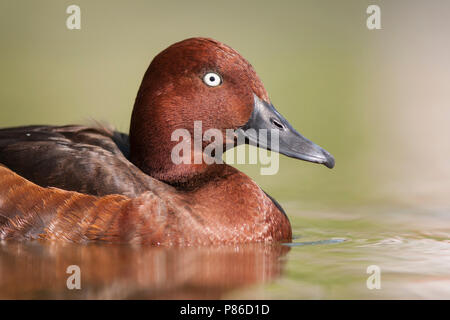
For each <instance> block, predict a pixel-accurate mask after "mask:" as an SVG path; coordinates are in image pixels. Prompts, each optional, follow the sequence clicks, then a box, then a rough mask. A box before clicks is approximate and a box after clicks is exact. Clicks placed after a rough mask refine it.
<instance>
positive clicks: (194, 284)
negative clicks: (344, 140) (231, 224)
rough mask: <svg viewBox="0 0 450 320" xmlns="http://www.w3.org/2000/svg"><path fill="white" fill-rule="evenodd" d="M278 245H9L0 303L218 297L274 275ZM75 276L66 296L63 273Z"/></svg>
mask: <svg viewBox="0 0 450 320" xmlns="http://www.w3.org/2000/svg"><path fill="white" fill-rule="evenodd" d="M289 250H290V248H289V247H287V246H284V245H281V244H271V245H264V244H246V245H233V246H220V247H200V248H198V247H197V248H192V247H179V248H162V247H143V246H128V245H126V246H125V245H123V246H118V245H98V244H96V245H84V246H81V245H72V244H61V243H38V242H35V243H11V242H4V243H2V244H1V245H0V298H1V299H220V298H222V297H223V296H224V295H225V294H227V293H229V292H230V291H232V290H235V289H239V288H244V287H247V286H250V285H256V284H262V283H266V282H269V281H272V280H274V279H275V278H277V277H278V276H280V275H281V273H282V270H283V265H284V261H285V259H284V258H283V257H284V256H285V255H286V254H287V252H288V251H289ZM70 265H77V266H79V267H80V270H81V289H80V290H77V289H73V290H69V289H68V288H67V285H66V282H67V279H68V278H69V277H70V276H71V274H68V273H66V270H67V267H68V266H70Z"/></svg>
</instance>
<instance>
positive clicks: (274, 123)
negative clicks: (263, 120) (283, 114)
mask: <svg viewBox="0 0 450 320" xmlns="http://www.w3.org/2000/svg"><path fill="white" fill-rule="evenodd" d="M270 122H272V124H273V125H274V126H275V127H277V128H278V129H280V130H284V126H283V125H282V124H281V123H280V122H278V121H277V120H276V119H274V118H271V119H270Z"/></svg>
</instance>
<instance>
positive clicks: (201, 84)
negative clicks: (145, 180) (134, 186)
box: [130, 38, 334, 183]
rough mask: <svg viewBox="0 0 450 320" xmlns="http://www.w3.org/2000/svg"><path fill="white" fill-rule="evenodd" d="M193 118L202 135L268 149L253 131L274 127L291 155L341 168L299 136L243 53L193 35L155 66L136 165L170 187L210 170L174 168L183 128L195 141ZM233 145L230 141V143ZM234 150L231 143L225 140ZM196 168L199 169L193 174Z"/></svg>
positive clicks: (147, 84) (143, 93) (143, 102)
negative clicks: (234, 136) (177, 133)
mask: <svg viewBox="0 0 450 320" xmlns="http://www.w3.org/2000/svg"><path fill="white" fill-rule="evenodd" d="M194 121H201V122H202V130H203V132H205V131H206V130H208V129H211V128H214V129H219V130H221V131H223V133H224V137H225V136H226V134H225V130H226V129H234V130H236V129H242V130H238V131H237V132H239V133H240V134H242V135H244V136H245V141H246V142H247V143H252V144H258V146H259V147H261V148H265V149H269V148H270V146H271V144H270V138H271V135H269V137H268V138H269V140H268V141H258V136H257V135H255V134H253V133H252V132H255V131H252V130H248V129H255V130H256V132H258V130H260V129H267V130H271V129H275V130H278V133H279V145H278V147H277V148H274V150H273V151H277V152H279V153H281V154H284V155H286V156H289V157H292V158H297V159H301V160H306V161H310V162H315V163H321V164H324V165H326V166H327V167H329V168H332V167H333V166H334V158H333V156H332V155H330V153H328V152H327V151H325V150H324V149H322V148H321V147H319V146H318V145H316V144H314V143H313V142H311V141H310V140H308V139H306V138H305V137H303V136H302V135H301V134H300V133H298V132H297V131H296V130H295V129H294V128H293V127H292V126H291V125H290V124H289V123H288V122H287V120H286V119H285V118H284V117H283V116H282V115H281V114H280V113H279V112H278V111H277V110H276V109H275V108H274V107H273V105H272V103H271V102H270V100H269V96H268V94H267V92H266V89H265V88H264V86H263V84H262V82H261V80H260V79H259V77H258V75H257V74H256V72H255V70H254V69H253V67H252V66H251V65H250V63H248V62H247V61H246V60H245V59H244V58H243V57H242V56H241V55H240V54H239V53H238V52H236V51H235V50H233V49H232V48H230V47H228V46H226V45H225V44H223V43H220V42H218V41H215V40H212V39H207V38H191V39H187V40H184V41H181V42H178V43H175V44H173V45H172V46H170V47H168V48H167V49H165V50H164V51H162V52H161V53H160V54H158V55H157V56H156V57H155V58H154V59H153V61H152V62H151V64H150V66H149V68H148V70H147V72H146V73H145V75H144V78H143V80H142V84H141V86H140V89H139V92H138V95H137V98H136V103H135V106H134V110H133V116H132V122H131V128H130V139H131V140H130V144H131V160H132V161H133V162H134V163H135V164H136V165H137V166H139V167H140V168H141V169H143V170H144V171H145V172H147V173H148V174H150V175H152V176H154V177H156V178H158V179H160V180H163V181H167V182H169V183H170V182H174V180H176V179H178V180H179V179H181V178H180V176H179V175H184V178H185V179H188V178H189V177H192V175H193V174H195V173H196V172H198V171H201V170H203V168H204V165H203V164H202V165H190V166H188V165H183V164H182V165H178V167H177V168H175V167H174V166H173V163H171V158H170V156H171V150H172V148H173V146H174V145H175V144H177V143H178V142H177V141H171V134H172V132H173V131H174V130H176V129H187V130H188V131H189V132H191V135H192V137H193V136H194V134H193V131H194ZM225 142H226V143H225ZM224 145H228V146H229V145H230V141H224ZM190 171H192V172H190Z"/></svg>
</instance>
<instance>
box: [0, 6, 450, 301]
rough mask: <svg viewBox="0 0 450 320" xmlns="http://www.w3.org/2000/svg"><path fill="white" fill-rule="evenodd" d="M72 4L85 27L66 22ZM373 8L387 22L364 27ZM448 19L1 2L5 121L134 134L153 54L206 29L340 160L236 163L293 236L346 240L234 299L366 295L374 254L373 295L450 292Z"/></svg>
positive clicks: (446, 10)
mask: <svg viewBox="0 0 450 320" xmlns="http://www.w3.org/2000/svg"><path fill="white" fill-rule="evenodd" d="M71 4H77V5H79V6H80V7H81V20H82V22H81V30H68V29H67V28H66V25H65V22H66V18H67V16H68V14H66V12H65V11H66V8H67V7H68V6H69V5H71ZM369 4H378V5H379V6H380V7H381V23H382V29H381V30H368V29H367V27H366V19H367V16H368V15H367V14H366V8H367V7H368V5H369ZM449 30H450V3H449V2H447V1H427V2H425V1H363V0H354V1H350V0H349V1H332V0H327V1H325V0H319V1H317V0H316V1H299V0H296V1H242V0H241V1H235V0H229V1H99V0H97V1H86V0H77V1H75V2H74V1H60V0H54V1H49V0H41V1H31V0H30V1H24V0H20V1H18V0H1V1H0V39H1V44H0V46H1V50H0V127H6V126H17V125H29V124H59V125H62V124H73V123H76V124H83V123H89V122H90V119H96V120H99V121H105V122H109V123H111V124H112V125H114V126H115V127H116V128H118V129H119V130H122V131H127V130H128V128H129V119H130V115H131V110H132V107H133V103H134V98H135V95H136V92H137V89H138V86H139V84H140V81H141V78H142V76H143V74H144V72H145V70H146V68H147V67H148V65H149V63H150V61H151V59H152V58H153V57H154V56H155V55H156V54H157V53H158V52H160V51H161V50H163V49H164V48H166V47H167V46H169V45H170V44H172V43H174V42H177V41H180V40H182V39H185V38H189V37H194V36H204V37H212V38H215V39H217V40H220V41H222V42H224V43H226V44H228V45H230V46H231V47H233V48H234V49H236V50H237V51H239V52H240V53H241V54H242V55H243V56H244V57H245V58H247V59H248V60H249V61H250V62H251V63H252V64H253V66H254V67H255V69H256V70H257V72H258V74H259V76H260V77H261V78H262V80H263V82H264V84H265V86H266V89H267V91H268V92H269V95H270V97H271V99H272V102H273V104H274V105H275V106H276V107H277V109H278V110H279V111H280V112H281V113H282V114H283V115H284V116H285V117H286V118H287V119H288V120H289V121H290V122H291V123H292V124H293V125H294V127H296V128H297V129H298V130H299V131H300V132H301V133H302V134H304V135H305V136H306V137H308V138H310V139H311V140H313V141H314V142H316V143H318V144H319V145H321V146H322V147H324V148H325V149H327V150H328V151H330V152H331V153H332V154H333V155H334V156H335V158H336V167H335V168H334V169H333V170H328V169H327V168H325V167H324V166H319V165H314V164H311V163H306V162H300V161H297V160H294V159H289V158H286V157H284V156H282V157H281V159H280V170H279V173H278V174H277V175H274V176H261V175H259V167H258V166H239V168H240V169H242V170H244V171H245V172H246V173H248V174H249V175H250V176H251V177H252V178H253V179H255V180H256V181H257V183H258V184H259V185H261V186H262V188H263V189H264V190H266V191H267V192H268V193H270V194H271V195H273V196H274V197H275V198H276V199H277V200H279V201H280V202H281V203H282V205H283V206H284V207H285V208H286V209H287V212H288V214H289V216H290V218H291V221H292V223H293V228H294V234H295V235H297V236H298V235H300V234H301V235H302V237H303V239H306V240H308V239H310V240H321V239H324V238H334V237H338V238H345V239H347V240H350V242H346V243H345V244H343V245H341V246H337V247H332V246H331V247H327V249H323V247H320V246H310V247H301V248H300V249H295V250H293V251H292V252H291V254H290V258H289V262H288V264H287V267H286V268H287V274H286V276H285V277H284V278H282V279H281V280H279V281H278V282H277V283H275V284H274V285H273V286H272V287H263V288H262V289H256V290H253V289H251V290H250V292H242V291H238V292H237V293H235V294H234V295H233V294H232V295H231V297H237V298H242V297H249V298H255V297H263V298H264V297H282V298H286V297H288V298H292V297H297V298H298V297H315V298H324V297H325V298H328V297H334V298H336V297H357V298H359V297H362V295H361V292H363V296H364V297H366V296H367V297H371V298H372V297H374V296H373V294H374V293H373V292H369V291H367V290H366V289H365V287H364V283H365V277H366V275H365V267H366V266H367V265H368V264H369V263H377V264H382V266H383V268H385V269H383V270H387V271H386V272H388V274H387V277H386V278H384V279H388V280H386V281H389V282H388V283H387V287H389V288H390V290H391V291H389V293H388V295H386V294H387V293H386V291H384V293H382V294H381V295H379V296H378V297H387V296H390V297H402V298H404V297H442V295H443V294H445V295H446V296H447V297H450V291H449V290H448V288H449V286H448V285H447V286H444V285H443V283H444V284H445V283H447V284H448V283H449V281H450V275H449V273H448V258H449V257H450V251H449V249H450V248H449V246H448V245H449V242H448V241H449V240H448V239H449V238H450V236H449V234H450V233H449V229H448V226H449V225H450V223H449V219H450V215H449V213H448V212H449V208H450V197H449V190H450V183H449V182H450V164H449V162H450V160H449V159H450V125H449V120H450V105H449V101H450V59H449V57H450V40H449V39H450V37H449V35H448V33H449ZM386 252H391V253H392V254H391V255H390V256H386ZM400 256H401V257H402V261H398V260H397V259H399V257H400ZM19 258H20V257H19ZM418 264H420V265H421V266H422V268H421V269H414V268H415V267H416V266H417V265H418ZM412 270H415V271H412ZM325 275H326V277H325ZM434 277H437V279H439V282H435V280H436V278H434ZM425 278H426V279H428V281H425V282H423V281H422V280H423V279H425ZM417 279H420V281H422V282H420V284H419V285H418V283H419V282H418V281H417ZM443 281H444V282H443ZM362 288H363V289H364V290H365V291H364V290H363V289H362ZM361 290H363V291H361ZM427 290H428V291H427Z"/></svg>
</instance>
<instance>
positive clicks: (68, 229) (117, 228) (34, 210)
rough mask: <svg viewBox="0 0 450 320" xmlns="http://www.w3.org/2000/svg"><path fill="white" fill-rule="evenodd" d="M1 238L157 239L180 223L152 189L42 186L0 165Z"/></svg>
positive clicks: (152, 242)
mask: <svg viewBox="0 0 450 320" xmlns="http://www.w3.org/2000/svg"><path fill="white" fill-rule="evenodd" d="M0 181H1V183H0V240H8V239H14V240H30V239H51V240H65V241H71V242H87V241H106V242H140V243H150V244H158V243H161V242H162V240H164V241H166V242H167V241H169V240H170V239H167V237H165V235H166V234H169V232H168V231H167V230H168V229H171V228H172V225H176V221H175V219H176V218H175V217H174V215H173V214H172V215H169V214H168V211H169V209H168V206H167V204H166V203H165V202H164V200H162V199H161V198H159V197H157V196H156V195H155V194H154V193H152V192H144V193H142V194H141V195H140V196H138V197H136V198H130V197H127V196H123V195H107V196H103V197H97V196H92V195H88V194H81V193H78V192H73V191H66V190H61V189H56V188H42V187H40V186H38V185H35V184H33V183H32V182H30V181H28V180H26V179H24V178H23V177H21V176H19V175H17V174H15V173H14V172H12V171H11V170H9V169H8V168H6V167H5V166H3V165H1V164H0Z"/></svg>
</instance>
